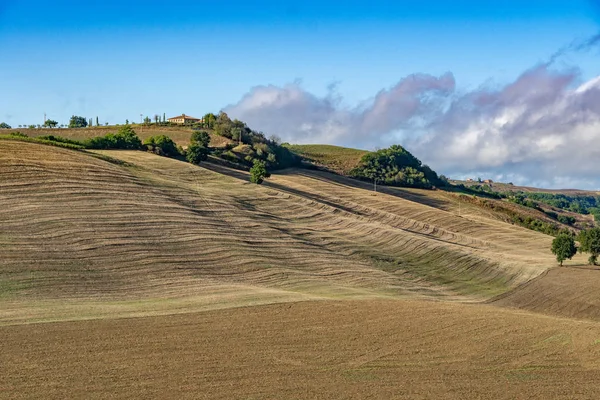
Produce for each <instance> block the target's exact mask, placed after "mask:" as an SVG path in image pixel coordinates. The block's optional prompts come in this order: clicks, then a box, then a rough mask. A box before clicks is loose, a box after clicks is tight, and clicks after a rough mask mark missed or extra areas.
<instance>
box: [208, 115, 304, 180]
mask: <svg viewBox="0 0 600 400" xmlns="http://www.w3.org/2000/svg"><path fill="white" fill-rule="evenodd" d="M203 125H204V126H205V127H206V128H209V129H214V133H215V134H217V135H220V136H223V137H226V138H228V139H231V140H233V141H234V142H235V143H233V144H231V145H229V146H228V147H226V148H225V149H223V150H217V151H215V152H213V154H214V155H215V156H217V157H220V158H223V159H225V160H228V161H230V162H233V163H236V164H241V165H243V166H246V167H251V166H253V165H254V161H256V160H260V161H263V162H264V163H265V166H266V168H267V169H271V170H273V169H281V168H288V167H292V166H296V165H299V164H300V157H298V156H297V155H295V154H294V153H293V152H291V151H290V150H289V149H288V148H286V147H284V146H282V145H281V144H280V143H279V139H278V138H277V137H271V138H269V139H267V138H266V137H265V135H264V134H263V133H262V132H256V131H253V130H252V129H250V128H249V127H248V126H247V125H246V124H245V123H244V122H242V121H239V120H237V119H236V120H231V119H230V118H229V116H228V115H227V114H226V113H224V112H221V113H219V114H218V115H214V114H206V115H205V116H204V122H203Z"/></svg>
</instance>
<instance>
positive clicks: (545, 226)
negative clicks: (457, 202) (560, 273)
mask: <svg viewBox="0 0 600 400" xmlns="http://www.w3.org/2000/svg"><path fill="white" fill-rule="evenodd" d="M460 199H461V201H464V202H468V203H472V204H476V205H478V206H480V207H484V208H488V209H490V210H493V211H497V212H499V213H501V214H502V215H505V216H506V222H511V223H513V224H515V225H519V226H522V227H524V228H527V229H531V230H534V231H537V232H541V233H545V234H546V235H551V236H558V235H559V234H560V233H561V232H562V231H563V230H562V229H561V227H560V225H558V224H556V223H553V222H551V221H545V220H543V219H541V218H536V217H533V216H531V215H524V214H522V213H520V212H518V211H516V210H514V209H512V208H511V207H509V206H508V205H506V204H504V203H503V202H500V201H494V200H490V199H485V198H480V197H476V196H465V195H461V196H460Z"/></svg>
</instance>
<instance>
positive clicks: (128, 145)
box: [83, 125, 142, 150]
mask: <svg viewBox="0 0 600 400" xmlns="http://www.w3.org/2000/svg"><path fill="white" fill-rule="evenodd" d="M83 144H84V146H85V147H87V148H88V149H100V150H108V149H121V150H140V149H141V148H142V141H141V140H140V138H139V137H138V136H137V135H136V133H135V131H134V130H133V128H132V127H131V126H130V125H123V126H121V127H120V128H119V131H118V132H117V133H109V134H107V135H105V136H98V137H94V138H91V139H88V140H86V141H85V142H83Z"/></svg>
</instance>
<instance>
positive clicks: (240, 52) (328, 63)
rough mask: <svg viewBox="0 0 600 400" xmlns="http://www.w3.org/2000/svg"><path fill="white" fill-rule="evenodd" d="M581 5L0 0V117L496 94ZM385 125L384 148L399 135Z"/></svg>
mask: <svg viewBox="0 0 600 400" xmlns="http://www.w3.org/2000/svg"><path fill="white" fill-rule="evenodd" d="M594 3H595V2H593V1H585V0H572V1H569V2H565V1H556V0H546V1H536V0H531V1H527V2H523V1H515V0H505V1H502V2H498V1H471V0H465V1H454V2H449V1H428V0H421V1H382V0H372V1H368V2H367V1H355V0H354V1H353V0H350V1H343V2H342V1H323V0H321V1H313V0H308V1H302V2H297V1H294V2H291V1H267V0H263V1H243V2H242V1H229V2H227V3H226V4H220V3H219V2H205V1H186V0H183V1H179V2H165V1H143V2H141V1H127V0H122V1H118V2H117V1H110V0H108V1H103V2H80V1H77V2H75V1H64V0H57V1H53V2H48V1H28V0H15V1H11V0H0V49H2V59H1V60H0V78H1V79H0V82H1V87H2V89H1V91H2V96H0V121H5V122H7V123H9V124H10V125H13V126H17V125H19V124H31V123H41V122H42V120H43V115H44V112H46V113H47V115H48V117H49V118H52V119H56V120H58V121H59V122H60V123H66V122H67V121H68V118H69V117H70V116H71V115H72V114H76V115H83V116H85V117H96V116H99V118H100V120H101V121H102V122H104V121H107V122H110V123H111V124H112V123H123V122H124V121H125V119H129V120H137V119H139V115H140V113H143V114H144V115H150V116H152V115H154V114H161V115H162V113H163V112H164V113H166V114H167V115H175V114H180V113H182V112H185V113H187V114H190V115H196V116H200V115H201V114H203V113H205V112H208V111H213V112H217V111H219V110H221V109H223V108H226V107H229V109H231V112H234V113H235V112H236V105H239V104H240V102H241V100H242V99H243V98H245V96H249V95H252V93H253V88H254V89H256V88H257V87H259V88H260V87H270V86H272V87H276V88H280V89H281V88H285V87H286V85H293V86H294V87H298V88H301V90H302V91H303V92H306V93H310V95H311V96H314V97H316V98H332V97H335V107H337V108H339V109H356V108H360V107H362V106H365V105H368V104H369V103H370V102H372V101H373V99H374V98H376V96H377V94H378V93H380V92H381V91H382V90H384V91H385V90H389V89H390V88H393V87H394V86H395V85H397V84H398V82H400V81H401V80H402V79H404V78H405V77H407V76H409V75H411V74H415V73H418V74H428V75H431V76H441V75H442V74H445V73H447V72H450V73H451V74H452V75H453V77H454V79H455V82H456V87H455V89H454V91H453V94H452V96H454V97H456V96H459V95H460V94H461V93H466V92H469V91H473V90H477V89H478V88H480V87H482V85H483V86H485V87H488V88H501V87H503V86H504V85H508V84H510V83H511V82H514V81H515V80H516V79H518V77H519V76H521V75H522V74H523V72H524V71H527V70H529V69H531V68H534V67H535V66H536V65H539V64H540V63H543V62H544V61H545V60H547V59H548V57H549V56H550V55H551V54H553V53H554V52H555V51H557V50H558V49H559V48H561V47H562V46H564V45H567V44H569V43H571V42H572V41H573V40H583V39H585V38H587V37H590V36H592V35H594V34H595V33H597V32H598V28H599V25H600V23H599V20H600V18H599V15H598V10H597V8H595V7H594ZM596 3H597V2H596ZM553 68H554V69H556V70H560V71H567V70H572V69H577V70H578V73H577V77H576V78H575V79H573V81H572V82H571V86H572V87H575V86H576V85H579V84H581V83H583V82H585V81H587V80H590V79H592V78H594V77H595V76H597V75H599V74H600V63H599V62H598V52H596V51H587V52H578V53H575V52H573V53H569V54H566V55H564V56H563V57H561V58H560V59H559V60H558V61H557V63H556V64H555V65H553ZM275 109H276V107H275ZM270 111H271V112H273V109H271V110H270ZM254 122H255V124H258V125H260V126H257V127H256V128H257V129H263V130H264V127H268V126H269V124H268V123H266V122H265V123H263V122H262V120H260V119H257V120H256V121H254ZM263 125H264V127H263ZM252 127H254V126H252ZM396 128H397V127H395V128H394V129H391V130H390V132H388V133H386V134H387V137H389V138H390V140H400V139H402V138H403V136H402V135H400V136H398V135H395V134H394V132H396V131H398V129H396ZM276 130H277V131H276V132H267V133H276V134H278V135H279V136H282V137H283V138H284V139H287V137H286V129H285V126H278V127H277V128H276ZM290 137H291V138H292V139H296V136H290ZM328 137H329V136H327V135H324V136H323V138H322V140H324V141H327V138H328ZM312 138H314V139H315V140H318V139H319V137H318V136H316V137H314V136H311V139H312ZM301 139H302V138H300V140H298V141H300V142H302V141H303V140H301ZM329 141H330V142H334V143H337V144H346V145H349V146H350V145H358V146H361V147H366V148H369V147H376V146H379V145H384V144H388V143H385V142H381V143H373V144H372V145H370V143H369V142H368V141H367V140H359V139H352V140H351V139H348V141H347V142H345V141H344V138H343V137H341V138H337V139H335V140H329ZM424 158H425V159H427V158H428V157H427V155H425V156H424ZM430 158H431V159H432V160H435V159H436V158H435V157H430ZM513 161H514V160H513ZM513 161H511V162H513ZM445 165H446V164H443V163H440V168H442V169H443V168H445ZM448 168H449V167H448ZM452 168H454V170H453V171H451V172H456V173H462V174H466V173H470V172H471V170H469V171H466V170H465V171H459V170H457V169H456V168H455V167H452ZM473 168H479V170H480V171H482V172H488V171H493V170H494V168H496V167H494V168H492V169H489V168H491V167H490V166H474V167H473ZM486 168H488V169H486ZM494 171H500V172H497V175H498V174H501V173H504V172H503V171H501V168H496V170H494ZM541 183H544V182H542V181H541ZM550 184H551V183H550ZM582 184H585V183H583V182H582Z"/></svg>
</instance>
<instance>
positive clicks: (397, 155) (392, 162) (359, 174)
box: [350, 145, 445, 189]
mask: <svg viewBox="0 0 600 400" xmlns="http://www.w3.org/2000/svg"><path fill="white" fill-rule="evenodd" d="M350 175H351V176H352V177H354V178H358V179H363V180H370V181H373V180H376V181H377V182H380V183H383V184H386V185H392V186H405V187H415V188H425V189H431V188H433V187H435V186H443V185H444V184H445V182H443V181H442V180H441V179H440V178H439V177H438V175H437V174H436V173H435V172H434V171H433V170H432V169H431V168H429V167H428V166H427V165H423V164H422V163H421V161H420V160H419V159H417V158H416V157H415V156H413V155H412V154H411V153H410V152H409V151H407V150H406V149H405V148H403V147H402V146H399V145H394V146H392V147H390V148H388V149H383V150H378V151H375V152H372V153H367V154H365V155H364V156H363V157H362V159H361V160H360V163H359V165H358V166H357V167H355V168H354V169H353V170H352V171H350Z"/></svg>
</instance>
